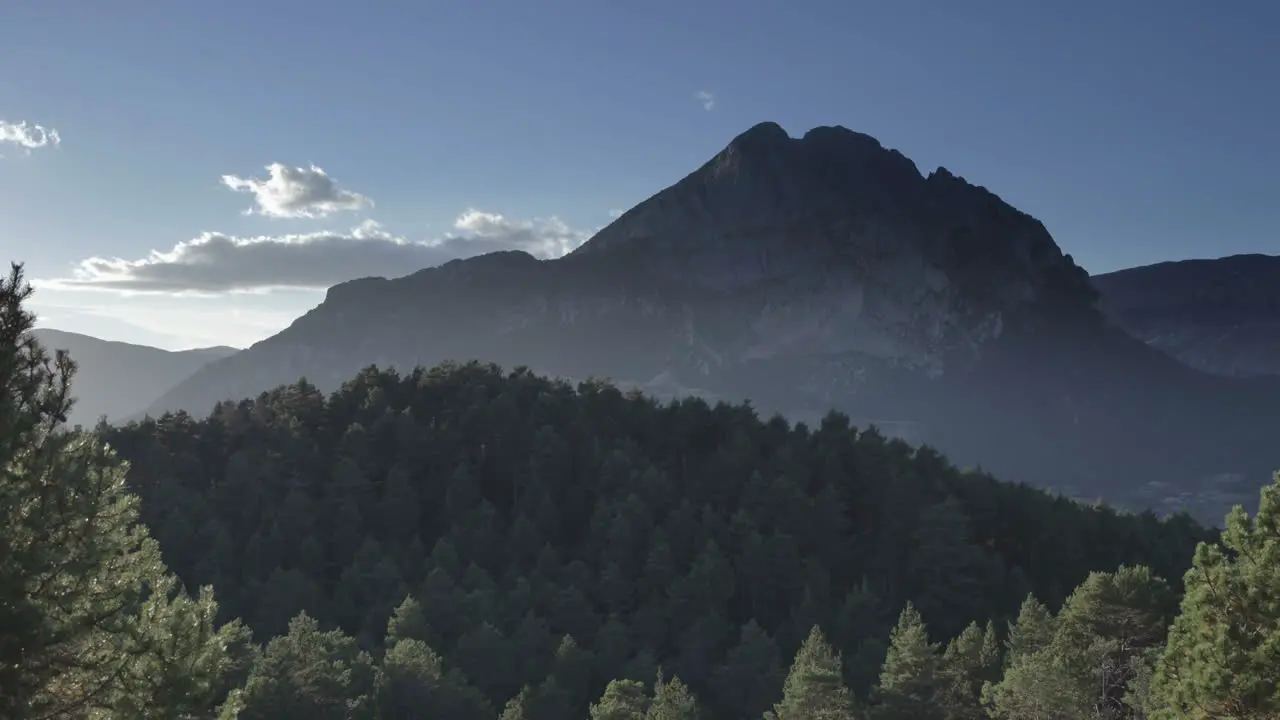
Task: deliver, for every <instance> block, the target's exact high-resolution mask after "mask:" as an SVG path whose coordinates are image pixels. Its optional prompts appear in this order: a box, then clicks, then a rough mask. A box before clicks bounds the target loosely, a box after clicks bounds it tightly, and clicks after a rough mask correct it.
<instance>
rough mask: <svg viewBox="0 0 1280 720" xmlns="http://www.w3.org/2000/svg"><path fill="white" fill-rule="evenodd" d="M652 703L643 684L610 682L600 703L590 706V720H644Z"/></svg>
mask: <svg viewBox="0 0 1280 720" xmlns="http://www.w3.org/2000/svg"><path fill="white" fill-rule="evenodd" d="M651 702H652V700H651V698H650V697H649V693H648V691H647V690H646V689H645V687H644V684H643V683H640V682H637V681H635V680H612V681H610V682H609V686H608V687H606V688H605V689H604V695H601V696H600V701H599V702H596V703H592V705H591V720H644V718H645V713H646V712H648V711H649V705H650V703H651Z"/></svg>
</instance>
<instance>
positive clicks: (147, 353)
mask: <svg viewBox="0 0 1280 720" xmlns="http://www.w3.org/2000/svg"><path fill="white" fill-rule="evenodd" d="M34 334H35V336H36V337H37V338H38V339H39V340H40V342H41V343H42V344H43V345H44V346H45V347H46V348H48V349H49V350H51V351H52V350H66V351H68V352H70V353H71V358H72V359H73V360H75V361H76V363H77V364H78V365H79V366H80V369H79V372H78V373H77V374H76V379H75V396H76V405H75V407H74V408H73V409H72V413H71V417H70V418H69V419H70V421H71V422H72V423H73V424H75V423H79V424H82V425H93V424H94V423H96V422H97V421H98V418H99V417H101V416H103V415H106V416H107V418H108V419H111V420H117V419H122V418H125V417H128V416H129V415H132V414H134V413H137V412H138V411H139V410H140V409H142V408H144V407H146V405H147V403H149V402H151V401H152V400H153V399H154V398H156V397H159V396H160V395H161V394H162V393H164V392H165V391H166V390H168V389H170V388H172V387H173V386H174V385H176V384H177V383H178V382H179V381H181V380H183V379H184V378H186V377H187V376H189V375H191V374H192V373H194V372H195V371H196V370H198V369H200V368H201V367H202V366H204V365H205V364H207V363H209V362H212V361H214V360H217V359H220V358H224V357H227V356H228V355H231V354H233V353H235V352H237V350H236V349H235V348H229V347H212V348H198V349H194V350H183V351H180V352H171V351H168V350H161V349H159V348H153V347H148V346H146V345H132V344H129V343H123V342H115V341H111V340H101V339H99V338H95V337H91V336H89V335H81V334H79V333H71V332H64V331H62V330H53V329H50V328H39V329H37V330H35V331H34Z"/></svg>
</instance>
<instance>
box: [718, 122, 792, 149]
mask: <svg viewBox="0 0 1280 720" xmlns="http://www.w3.org/2000/svg"><path fill="white" fill-rule="evenodd" d="M790 141H791V136H790V135H788V134H787V131H786V130H784V129H782V126H781V125H779V124H778V123H776V122H773V121H772V120H769V121H765V122H762V123H756V124H755V125H752V126H751V127H749V128H747V129H746V130H745V131H743V132H742V133H741V134H739V135H738V136H737V137H735V138H734V139H733V140H732V141H731V142H730V143H729V145H728V149H732V148H738V149H745V148H755V147H773V146H778V145H783V144H785V143H788V142H790Z"/></svg>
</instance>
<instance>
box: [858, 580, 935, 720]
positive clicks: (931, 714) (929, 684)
mask: <svg viewBox="0 0 1280 720" xmlns="http://www.w3.org/2000/svg"><path fill="white" fill-rule="evenodd" d="M942 683H943V677H942V657H941V654H940V653H939V649H938V646H937V644H936V643H933V642H930V641H929V633H928V631H927V630H926V628H925V625H924V620H922V619H921V617H920V613H919V612H918V611H917V610H916V609H915V606H913V605H912V604H910V603H908V604H907V607H906V608H905V609H903V611H902V614H901V616H899V618H898V624H897V625H896V626H895V627H894V628H893V632H891V633H890V635H889V652H888V654H886V655H885V659H884V667H883V669H881V671H880V682H879V683H877V685H876V688H875V692H874V698H875V700H876V705H877V707H876V717H877V718H880V719H882V720H898V719H899V718H902V719H903V720H905V719H906V718H918V719H919V720H934V719H935V718H936V719H938V720H941V719H942V718H943V717H944V716H945V712H944V710H945V708H944V705H943V696H942V692H941V691H942Z"/></svg>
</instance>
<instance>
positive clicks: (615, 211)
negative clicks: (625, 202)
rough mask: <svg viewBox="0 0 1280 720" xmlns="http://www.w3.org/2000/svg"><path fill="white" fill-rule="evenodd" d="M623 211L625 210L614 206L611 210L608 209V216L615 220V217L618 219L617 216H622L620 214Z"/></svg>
mask: <svg viewBox="0 0 1280 720" xmlns="http://www.w3.org/2000/svg"><path fill="white" fill-rule="evenodd" d="M625 212H626V210H618V209H617V208H614V209H613V210H610V211H609V217H611V218H613V219H615V220H616V219H618V218H620V217H622V214H623V213H625Z"/></svg>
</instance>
